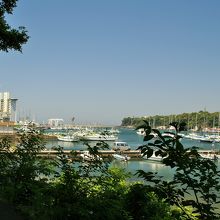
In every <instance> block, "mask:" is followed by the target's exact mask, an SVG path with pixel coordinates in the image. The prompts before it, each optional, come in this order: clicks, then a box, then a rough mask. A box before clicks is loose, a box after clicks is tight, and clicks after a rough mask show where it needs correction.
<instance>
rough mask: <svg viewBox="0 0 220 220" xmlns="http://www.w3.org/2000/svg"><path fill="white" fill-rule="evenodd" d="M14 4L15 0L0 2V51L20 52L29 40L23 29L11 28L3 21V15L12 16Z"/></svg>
mask: <svg viewBox="0 0 220 220" xmlns="http://www.w3.org/2000/svg"><path fill="white" fill-rule="evenodd" d="M16 3H17V0H1V1H0V50H2V51H6V52H8V50H11V49H14V50H17V51H20V52H21V51H22V45H23V44H25V43H26V42H27V40H28V38H29V37H28V35H27V31H26V30H25V28H24V27H19V28H18V29H15V28H11V27H10V26H9V25H8V24H7V22H6V20H5V14H6V13H7V14H12V12H13V9H14V7H16Z"/></svg>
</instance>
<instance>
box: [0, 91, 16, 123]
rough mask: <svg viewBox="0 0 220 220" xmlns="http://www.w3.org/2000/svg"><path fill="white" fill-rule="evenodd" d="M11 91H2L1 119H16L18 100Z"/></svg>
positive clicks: (0, 94) (0, 99)
mask: <svg viewBox="0 0 220 220" xmlns="http://www.w3.org/2000/svg"><path fill="white" fill-rule="evenodd" d="M17 100H18V99H15V98H11V96H10V93H9V92H1V93H0V121H16V120H17V119H16V102H17Z"/></svg>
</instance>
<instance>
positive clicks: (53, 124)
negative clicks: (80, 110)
mask: <svg viewBox="0 0 220 220" xmlns="http://www.w3.org/2000/svg"><path fill="white" fill-rule="evenodd" d="M48 125H49V126H50V128H60V127H63V125H64V120H63V119H61V118H51V119H48Z"/></svg>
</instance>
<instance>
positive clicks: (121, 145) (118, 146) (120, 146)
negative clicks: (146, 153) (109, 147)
mask: <svg viewBox="0 0 220 220" xmlns="http://www.w3.org/2000/svg"><path fill="white" fill-rule="evenodd" d="M113 150H115V151H126V150H131V148H130V147H129V146H128V144H127V142H124V141H116V142H114V145H113Z"/></svg>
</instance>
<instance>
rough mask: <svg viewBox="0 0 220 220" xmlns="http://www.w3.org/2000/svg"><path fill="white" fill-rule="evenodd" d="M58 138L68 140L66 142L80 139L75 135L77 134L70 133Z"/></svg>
mask: <svg viewBox="0 0 220 220" xmlns="http://www.w3.org/2000/svg"><path fill="white" fill-rule="evenodd" d="M57 139H58V140H59V141H66V142H75V141H78V138H77V137H75V136H70V135H67V136H58V137H57Z"/></svg>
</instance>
